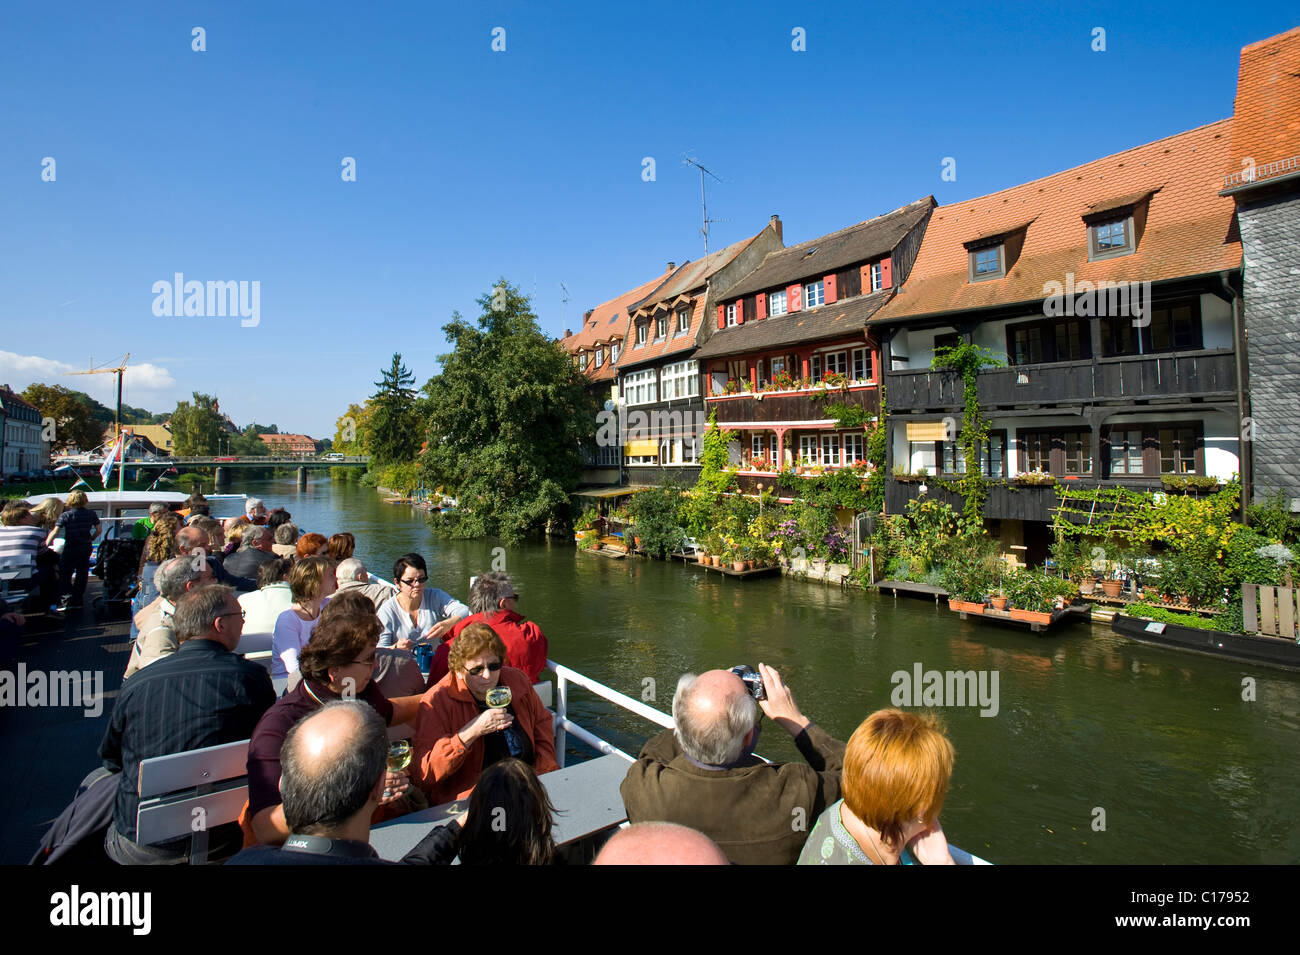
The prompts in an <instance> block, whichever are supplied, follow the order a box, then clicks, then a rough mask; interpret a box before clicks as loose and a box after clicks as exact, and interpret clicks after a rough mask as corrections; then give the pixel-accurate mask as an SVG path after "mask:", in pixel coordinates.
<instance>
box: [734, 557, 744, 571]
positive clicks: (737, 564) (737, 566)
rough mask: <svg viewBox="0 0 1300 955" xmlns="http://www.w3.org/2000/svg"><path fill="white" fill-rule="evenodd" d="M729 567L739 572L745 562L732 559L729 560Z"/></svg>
mask: <svg viewBox="0 0 1300 955" xmlns="http://www.w3.org/2000/svg"><path fill="white" fill-rule="evenodd" d="M731 569H732V570H734V571H735V572H736V573H740V572H741V571H742V570H744V569H745V562H744V561H743V560H733V561H732V562H731Z"/></svg>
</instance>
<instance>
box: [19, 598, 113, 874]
mask: <svg viewBox="0 0 1300 955" xmlns="http://www.w3.org/2000/svg"><path fill="white" fill-rule="evenodd" d="M99 594H100V583H99V581H98V580H97V579H95V578H94V577H92V578H91V580H90V584H89V586H88V587H87V588H86V603H85V607H84V609H81V610H70V611H68V613H67V616H66V619H64V620H60V619H58V618H55V617H53V616H51V615H50V614H44V613H42V614H26V617H27V626H26V628H25V629H24V631H23V641H22V645H21V646H20V647H19V650H18V663H19V664H21V665H22V666H23V667H24V668H25V671H20V672H26V673H28V674H31V673H32V672H34V671H41V672H43V673H45V674H49V673H52V672H54V671H73V670H76V671H80V672H83V673H84V672H86V671H90V672H92V673H94V672H98V673H100V674H102V683H101V686H102V688H103V697H102V699H101V700H100V701H99V702H100V704H101V707H100V712H99V713H98V714H97V715H95V716H87V715H86V709H87V706H80V705H79V706H64V707H54V706H48V705H46V706H34V707H33V706H18V705H12V706H11V705H6V706H0V766H3V767H4V778H5V781H6V783H7V785H5V786H3V787H0V819H3V820H4V825H3V827H0V864H2V865H22V864H25V863H26V862H27V861H28V860H29V859H30V858H31V857H32V854H33V853H34V852H35V851H36V847H37V846H38V845H40V841H41V838H42V837H43V836H44V835H45V830H46V829H47V828H48V827H49V824H50V823H51V822H53V821H54V819H55V818H56V817H57V816H58V815H59V813H61V812H62V811H63V808H64V807H65V806H66V805H67V804H68V803H69V802H71V801H72V797H73V795H74V794H75V793H76V790H77V786H78V784H79V783H80V782H81V780H82V779H84V778H85V776H86V774H87V773H89V772H90V771H91V770H92V769H94V768H96V767H97V766H98V765H99V744H100V743H101V742H102V740H103V738H104V731H105V729H106V728H107V727H108V719H109V716H110V714H111V713H112V712H113V701H114V700H115V699H116V697H117V691H118V689H119V688H120V687H121V685H122V671H123V670H125V669H126V663H127V658H128V656H129V655H130V649H131V647H130V621H129V620H127V619H125V618H123V619H121V620H111V621H104V622H102V623H100V622H97V621H96V620H95V614H94V610H93V609H92V608H93V601H94V598H95V597H97V596H99ZM92 686H93V684H92ZM19 692H20V693H21V688H19ZM87 695H89V690H88V691H87ZM22 699H23V697H21V696H20V697H19V700H22ZM15 702H18V701H15ZM87 703H88V704H89V707H88V708H89V709H91V711H92V712H93V710H94V709H95V704H94V703H93V702H90V701H87Z"/></svg>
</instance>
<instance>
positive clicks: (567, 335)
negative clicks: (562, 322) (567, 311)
mask: <svg viewBox="0 0 1300 955" xmlns="http://www.w3.org/2000/svg"><path fill="white" fill-rule="evenodd" d="M572 334H573V332H571V331H569V330H568V329H567V328H566V329H565V330H564V337H565V338H568V337H569V336H570V335H572Z"/></svg>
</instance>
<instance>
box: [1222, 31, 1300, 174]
mask: <svg viewBox="0 0 1300 955" xmlns="http://www.w3.org/2000/svg"><path fill="white" fill-rule="evenodd" d="M1233 120H1234V122H1233V130H1232V149H1231V151H1230V152H1229V153H1228V156H1227V162H1226V163H1224V166H1223V172H1224V175H1225V176H1227V177H1230V178H1229V182H1228V185H1240V183H1241V178H1242V177H1241V175H1240V174H1241V172H1242V170H1243V169H1244V168H1246V167H1245V166H1244V165H1243V162H1244V161H1245V160H1247V159H1253V160H1254V163H1255V166H1256V168H1257V169H1259V170H1260V173H1259V174H1262V175H1264V176H1267V175H1268V170H1266V169H1262V168H1260V167H1266V166H1268V164H1269V163H1276V162H1278V161H1279V160H1283V159H1291V158H1293V157H1296V156H1300V27H1296V28H1295V29H1294V30H1288V31H1287V32H1286V33H1283V34H1280V35H1278V36H1275V37H1269V38H1268V39H1267V40H1261V41H1260V42H1258V43H1252V44H1251V45H1250V46H1247V47H1243V48H1242V51H1241V66H1240V68H1239V70H1238V73H1237V101H1236V106H1235V107H1234V112H1233ZM1285 171H1288V172H1294V171H1295V170H1294V168H1291V169H1287V170H1285ZM1234 176H1235V177H1236V180H1235V181H1234V180H1232V178H1231V177H1234Z"/></svg>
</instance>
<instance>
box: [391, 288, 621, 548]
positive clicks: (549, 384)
mask: <svg viewBox="0 0 1300 955" xmlns="http://www.w3.org/2000/svg"><path fill="white" fill-rule="evenodd" d="M479 304H480V305H481V306H482V309H483V313H482V315H480V316H479V318H478V321H477V322H475V323H470V322H467V321H465V320H464V319H463V318H462V317H461V316H460V315H459V313H457V314H454V315H453V316H452V321H451V323H450V324H448V325H446V326H444V328H443V331H444V332H445V333H446V335H447V339H448V341H450V342H451V344H452V349H453V350H452V352H451V353H450V354H448V355H444V356H442V362H443V366H442V371H441V373H439V374H438V375H437V376H435V377H434V378H431V379H429V382H428V383H427V384H426V385H425V386H424V389H423V396H422V398H421V399H420V401H419V402H418V412H419V417H420V419H421V421H422V422H423V425H424V429H423V430H427V432H428V435H429V446H428V449H427V451H426V452H425V453H424V454H423V455H422V456H421V473H422V477H423V479H424V483H425V485H426V486H428V487H442V488H443V489H444V491H445V492H446V493H448V494H452V495H454V496H456V497H457V498H458V499H459V501H460V505H459V507H458V508H456V510H455V511H453V512H452V513H450V514H449V515H446V516H445V517H441V518H439V521H438V524H437V526H438V527H439V529H440V530H442V531H443V532H444V533H447V534H450V535H452V536H456V537H480V536H495V537H501V538H505V539H506V540H508V541H515V540H519V539H520V538H523V537H524V536H526V535H529V534H532V533H536V532H540V531H542V530H544V528H545V527H546V524H547V522H548V521H550V520H552V519H555V520H560V521H563V520H567V518H568V510H569V495H570V494H571V493H572V492H573V491H574V490H575V489H576V488H577V486H578V481H579V479H580V477H581V474H582V454H581V449H582V446H583V444H584V443H590V442H591V441H593V440H594V437H595V430H596V402H595V398H594V397H593V396H592V394H591V393H590V392H589V391H588V389H587V387H586V382H585V380H584V378H583V377H582V375H580V374H579V372H578V370H577V369H576V368H575V367H574V365H573V362H572V360H571V358H570V356H568V355H567V354H565V352H564V351H563V349H561V348H560V346H559V344H558V343H556V342H554V341H552V340H550V339H548V338H547V337H546V336H545V335H543V334H542V332H541V330H540V329H539V328H538V327H537V318H536V316H535V315H534V314H533V312H532V310H531V305H530V302H529V300H528V298H527V297H526V296H524V295H522V294H521V293H520V292H519V290H518V289H517V288H515V287H514V286H512V285H510V284H509V283H507V282H506V281H505V280H504V279H503V280H502V281H501V282H500V283H499V284H498V285H497V286H496V287H494V288H493V290H492V293H491V294H488V295H484V296H483V297H482V298H480V299H479ZM372 453H375V451H374V445H373V437H372Z"/></svg>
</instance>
